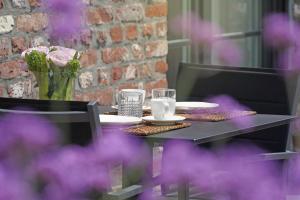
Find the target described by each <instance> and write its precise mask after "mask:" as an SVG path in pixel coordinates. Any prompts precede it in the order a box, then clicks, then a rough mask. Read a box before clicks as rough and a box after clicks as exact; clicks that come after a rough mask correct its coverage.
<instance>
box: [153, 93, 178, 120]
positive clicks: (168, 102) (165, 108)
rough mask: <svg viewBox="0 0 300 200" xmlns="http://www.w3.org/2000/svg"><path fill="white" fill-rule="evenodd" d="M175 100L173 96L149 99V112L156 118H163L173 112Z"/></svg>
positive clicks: (171, 114)
mask: <svg viewBox="0 0 300 200" xmlns="http://www.w3.org/2000/svg"><path fill="white" fill-rule="evenodd" d="M175 103H176V100H175V99H173V98H167V97H166V98H158V99H151V112H152V115H153V117H154V119H156V120H164V119H166V118H167V117H170V116H173V115H174V114H175Z"/></svg>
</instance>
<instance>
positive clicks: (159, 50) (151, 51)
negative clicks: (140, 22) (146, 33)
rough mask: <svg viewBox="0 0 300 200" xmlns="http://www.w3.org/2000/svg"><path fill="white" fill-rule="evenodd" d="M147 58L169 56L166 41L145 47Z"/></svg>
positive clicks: (149, 43)
mask: <svg viewBox="0 0 300 200" xmlns="http://www.w3.org/2000/svg"><path fill="white" fill-rule="evenodd" d="M145 51H146V57H148V58H151V57H160V56H166V55H167V54H168V43H167V41H165V40H159V41H152V42H148V43H147V44H146V45H145Z"/></svg>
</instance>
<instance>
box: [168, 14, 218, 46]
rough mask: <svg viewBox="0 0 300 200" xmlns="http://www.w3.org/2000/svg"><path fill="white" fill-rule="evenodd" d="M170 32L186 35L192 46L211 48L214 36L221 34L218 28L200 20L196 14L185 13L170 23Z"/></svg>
mask: <svg viewBox="0 0 300 200" xmlns="http://www.w3.org/2000/svg"><path fill="white" fill-rule="evenodd" d="M171 31H173V32H174V33H176V34H182V33H183V34H186V35H187V36H188V37H190V38H191V40H192V43H193V44H200V45H206V46H208V47H211V46H212V44H213V43H214V41H215V40H216V38H215V36H216V35H218V34H220V33H221V30H220V28H219V27H218V26H217V25H215V24H213V23H211V22H208V21H204V20H202V19H201V18H200V17H199V15H197V14H196V13H192V12H190V13H186V14H184V15H182V16H178V17H176V18H174V19H173V20H172V21H171Z"/></svg>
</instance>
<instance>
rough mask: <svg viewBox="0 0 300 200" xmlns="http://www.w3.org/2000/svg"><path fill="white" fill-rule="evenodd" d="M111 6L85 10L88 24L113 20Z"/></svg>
mask: <svg viewBox="0 0 300 200" xmlns="http://www.w3.org/2000/svg"><path fill="white" fill-rule="evenodd" d="M111 12H112V10H111V8H103V7H97V8H91V9H88V10H87V13H86V15H87V21H88V23H89V24H92V25H95V24H105V23H109V22H111V21H112V20H113V16H112V13H111Z"/></svg>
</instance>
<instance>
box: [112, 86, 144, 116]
mask: <svg viewBox="0 0 300 200" xmlns="http://www.w3.org/2000/svg"><path fill="white" fill-rule="evenodd" d="M118 115H122V116H133V117H142V116H143V93H142V92H136V91H120V92H119V94H118Z"/></svg>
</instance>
